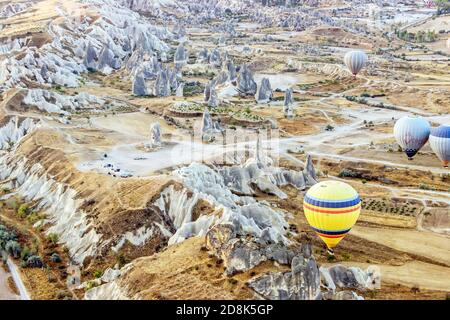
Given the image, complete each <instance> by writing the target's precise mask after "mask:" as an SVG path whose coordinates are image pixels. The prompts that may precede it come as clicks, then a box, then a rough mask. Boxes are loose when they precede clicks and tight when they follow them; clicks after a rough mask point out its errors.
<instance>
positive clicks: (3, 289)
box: [0, 263, 20, 300]
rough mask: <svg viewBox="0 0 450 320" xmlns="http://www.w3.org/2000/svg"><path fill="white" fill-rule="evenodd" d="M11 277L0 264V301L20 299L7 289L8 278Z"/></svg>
mask: <svg viewBox="0 0 450 320" xmlns="http://www.w3.org/2000/svg"><path fill="white" fill-rule="evenodd" d="M10 277H11V275H10V274H9V273H7V272H6V271H5V270H4V269H3V265H2V263H0V300H19V299H20V297H19V296H18V295H17V294H15V293H14V292H13V291H12V290H11V288H10V287H9V283H8V278H10Z"/></svg>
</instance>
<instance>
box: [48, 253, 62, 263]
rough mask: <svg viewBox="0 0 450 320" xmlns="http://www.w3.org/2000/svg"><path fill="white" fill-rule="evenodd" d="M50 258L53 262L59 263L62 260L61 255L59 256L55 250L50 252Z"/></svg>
mask: <svg viewBox="0 0 450 320" xmlns="http://www.w3.org/2000/svg"><path fill="white" fill-rule="evenodd" d="M50 259H51V260H52V262H54V263H60V262H61V261H62V259H61V257H60V256H59V254H57V253H56V252H55V253H53V254H52V256H51V257H50Z"/></svg>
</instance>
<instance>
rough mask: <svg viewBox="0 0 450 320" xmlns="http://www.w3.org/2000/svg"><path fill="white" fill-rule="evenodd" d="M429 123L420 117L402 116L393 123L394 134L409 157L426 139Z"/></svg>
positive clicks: (410, 157)
mask: <svg viewBox="0 0 450 320" xmlns="http://www.w3.org/2000/svg"><path fill="white" fill-rule="evenodd" d="M429 135H430V124H429V123H428V121H426V120H425V119H424V118H422V117H409V116H406V117H403V118H401V119H399V120H397V122H396V123H395V126H394V136H395V140H397V143H398V144H399V145H400V146H401V147H402V148H403V150H404V152H405V153H406V155H407V156H408V158H409V159H412V157H414V156H415V155H416V153H417V152H418V151H419V150H420V148H422V147H423V145H424V144H425V143H426V142H427V141H428V137H429Z"/></svg>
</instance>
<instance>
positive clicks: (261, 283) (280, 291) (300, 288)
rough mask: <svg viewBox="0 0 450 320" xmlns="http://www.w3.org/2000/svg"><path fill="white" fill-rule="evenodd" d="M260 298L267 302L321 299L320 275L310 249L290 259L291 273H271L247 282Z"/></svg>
mask: <svg viewBox="0 0 450 320" xmlns="http://www.w3.org/2000/svg"><path fill="white" fill-rule="evenodd" d="M249 286H250V288H252V289H253V290H254V291H255V292H256V293H257V294H258V295H259V296H260V297H262V298H264V299H268V300H317V299H321V297H322V296H321V292H320V273H319V268H318V266H317V263H316V261H315V259H314V257H313V256H312V255H311V248H307V249H306V250H303V251H302V252H301V253H300V254H298V255H296V256H295V257H294V258H292V261H291V271H289V272H271V273H269V274H267V275H263V276H261V277H258V278H256V279H252V280H250V281H249Z"/></svg>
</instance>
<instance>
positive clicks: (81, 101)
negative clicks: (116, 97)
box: [23, 89, 106, 114]
mask: <svg viewBox="0 0 450 320" xmlns="http://www.w3.org/2000/svg"><path fill="white" fill-rule="evenodd" d="M23 103H25V104H27V105H30V106H35V107H37V108H38V109H39V110H41V111H45V112H48V113H58V114H70V113H71V112H72V111H76V110H79V109H90V110H92V109H93V110H96V111H99V110H100V109H101V108H103V106H104V105H105V103H106V102H105V100H103V99H101V98H98V97H96V96H94V95H91V94H88V93H85V92H81V93H78V94H77V95H75V96H66V95H61V94H59V93H56V92H52V91H47V90H43V89H30V90H28V91H27V94H26V96H25V98H24V99H23Z"/></svg>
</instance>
